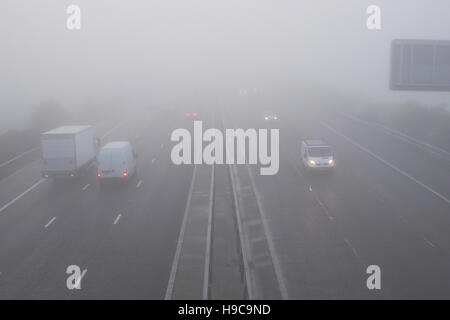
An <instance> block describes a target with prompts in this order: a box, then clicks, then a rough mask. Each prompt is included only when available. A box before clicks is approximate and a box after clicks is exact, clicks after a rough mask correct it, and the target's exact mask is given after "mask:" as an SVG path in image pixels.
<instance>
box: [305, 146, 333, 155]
mask: <svg viewBox="0 0 450 320" xmlns="http://www.w3.org/2000/svg"><path fill="white" fill-rule="evenodd" d="M308 154H309V156H310V157H330V156H332V151H331V148H330V147H326V146H324V147H309V148H308Z"/></svg>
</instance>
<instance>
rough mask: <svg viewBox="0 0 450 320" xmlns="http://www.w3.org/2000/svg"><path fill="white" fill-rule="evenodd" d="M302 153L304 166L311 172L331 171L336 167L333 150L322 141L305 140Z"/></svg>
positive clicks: (301, 148)
mask: <svg viewBox="0 0 450 320" xmlns="http://www.w3.org/2000/svg"><path fill="white" fill-rule="evenodd" d="M300 153H301V158H302V163H303V166H304V167H305V168H306V169H308V170H310V171H313V170H314V171H315V170H318V171H319V170H331V169H333V168H334V166H335V159H334V153H333V150H332V149H331V147H330V146H329V145H327V144H326V143H325V142H323V141H322V140H303V141H302V144H301V147H300Z"/></svg>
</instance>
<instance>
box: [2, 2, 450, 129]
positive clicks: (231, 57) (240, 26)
mask: <svg viewBox="0 0 450 320" xmlns="http://www.w3.org/2000/svg"><path fill="white" fill-rule="evenodd" d="M69 4H77V5H79V6H80V7H81V10H82V29H81V30H80V31H68V30H67V29H66V19H67V14H66V12H65V11H66V8H67V6H68V5H69ZM369 4H376V5H379V6H381V9H382V30H381V31H369V30H367V29H366V26H365V23H366V18H367V15H366V13H365V11H366V8H367V6H368V5H369ZM449 12H450V2H449V1H448V0H432V1H430V0H395V1H392V0H390V1H389V0H375V1H366V0H345V1H344V0H343V1H335V0H326V1H325V0H315V1H300V0H281V1H280V0H277V1H276V0H176V1H175V0H159V1H153V0H141V1H137V0H134V1H125V0H121V1H118V0H101V1H100V0H72V1H65V0H39V1H31V0H2V1H1V2H0V39H1V42H0V56H1V59H0V110H1V112H2V115H5V114H6V113H9V114H10V117H9V119H8V120H7V121H6V120H5V118H4V117H2V118H3V119H1V120H0V126H1V127H2V128H5V127H6V126H7V124H9V125H11V124H17V123H18V124H21V123H23V122H24V121H26V120H27V119H28V118H27V117H29V109H30V108H31V107H33V106H35V105H37V104H38V103H39V101H40V100H42V99H49V98H53V99H56V100H58V101H59V102H61V103H62V104H63V105H65V106H68V107H70V108H76V107H77V106H79V105H80V104H82V103H84V102H85V101H87V100H89V99H93V100H96V99H97V100H102V99H104V100H108V99H114V97H117V98H118V99H119V98H121V97H133V98H134V100H135V101H137V102H139V101H147V100H149V99H150V98H151V95H152V94H157V95H161V96H170V95H174V96H176V95H177V94H180V95H182V94H183V93H186V92H197V93H201V92H205V91H208V90H210V89H211V88H213V87H214V88H220V87H223V88H229V87H232V86H233V85H235V86H236V87H238V86H254V85H256V86H257V85H258V84H259V81H261V79H265V80H268V81H265V82H264V83H266V84H267V83H269V84H270V79H278V80H279V79H287V80H289V79H302V81H305V82H308V83H312V84H314V83H319V84H323V85H326V86H330V87H333V88H337V89H339V90H344V91H347V92H354V91H356V92H361V93H363V94H366V95H368V96H369V97H372V98H375V99H381V100H383V99H387V98H394V99H399V100H408V99H418V100H420V101H424V102H427V101H430V103H438V102H440V101H449V100H450V99H449V94H447V93H439V94H436V93H414V94H412V93H390V92H389V91H388V89H387V87H388V68H389V46H390V41H391V39H393V38H425V39H450V19H449Z"/></svg>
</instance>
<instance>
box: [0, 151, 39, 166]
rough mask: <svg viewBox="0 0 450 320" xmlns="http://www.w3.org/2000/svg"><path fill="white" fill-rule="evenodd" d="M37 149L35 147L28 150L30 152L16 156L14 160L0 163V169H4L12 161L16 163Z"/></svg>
mask: <svg viewBox="0 0 450 320" xmlns="http://www.w3.org/2000/svg"><path fill="white" fill-rule="evenodd" d="M38 149H39V147H36V148H33V149H30V150H28V151H25V152H23V153H21V154H19V155H18V156H15V157H14V158H11V159H9V160H8V161H5V162H3V163H1V164H0V168H2V167H4V166H7V165H8V164H10V163H11V162H14V161H16V160H18V159H20V158H22V157H23V156H26V155H27V154H29V153H31V152H33V151H36V150H38Z"/></svg>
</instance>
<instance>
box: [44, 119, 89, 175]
mask: <svg viewBox="0 0 450 320" xmlns="http://www.w3.org/2000/svg"><path fill="white" fill-rule="evenodd" d="M41 152H42V176H43V177H44V178H57V177H75V176H78V174H79V173H81V172H82V171H83V170H84V169H86V168H87V167H88V166H89V165H90V164H91V163H92V162H93V161H94V160H95V158H96V155H97V146H96V142H95V139H94V128H93V127H92V126H63V127H59V128H56V129H53V130H50V131H47V132H44V133H43V134H42V135H41Z"/></svg>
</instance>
